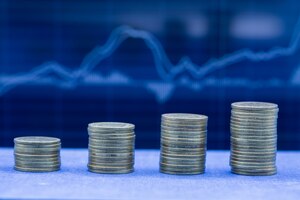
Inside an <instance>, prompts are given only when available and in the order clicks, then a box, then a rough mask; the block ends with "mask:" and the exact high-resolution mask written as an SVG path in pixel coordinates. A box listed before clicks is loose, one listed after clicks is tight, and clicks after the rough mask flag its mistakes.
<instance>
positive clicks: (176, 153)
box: [160, 113, 208, 175]
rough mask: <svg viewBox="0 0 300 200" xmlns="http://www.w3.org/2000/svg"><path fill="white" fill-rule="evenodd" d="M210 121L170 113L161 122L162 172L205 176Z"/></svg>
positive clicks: (200, 117)
mask: <svg viewBox="0 0 300 200" xmlns="http://www.w3.org/2000/svg"><path fill="white" fill-rule="evenodd" d="M207 120H208V117H207V116H204V115H196V114H185V113H170V114H163V115H162V118H161V152H160V172H162V173H167V174H183V175H184V174H185V175H189V174H201V173H204V171H205V159H206V134H207Z"/></svg>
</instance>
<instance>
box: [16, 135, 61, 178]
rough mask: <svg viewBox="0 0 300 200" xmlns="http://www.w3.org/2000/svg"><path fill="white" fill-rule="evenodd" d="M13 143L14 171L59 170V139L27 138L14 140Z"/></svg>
mask: <svg viewBox="0 0 300 200" xmlns="http://www.w3.org/2000/svg"><path fill="white" fill-rule="evenodd" d="M14 143H15V147H14V156H15V169H16V170H18V171H24V172H51V171H57V170H59V169H60V148H61V142H60V139H58V138H53V137H37V136H28V137H18V138H15V139H14Z"/></svg>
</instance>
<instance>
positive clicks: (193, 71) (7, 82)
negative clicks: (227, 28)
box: [0, 18, 300, 100]
mask: <svg viewBox="0 0 300 200" xmlns="http://www.w3.org/2000/svg"><path fill="white" fill-rule="evenodd" d="M129 38H136V39H142V40H143V41H144V42H145V44H146V46H147V47H148V48H149V49H150V50H151V52H152V54H153V58H154V61H155V67H156V70H157V73H158V74H159V76H160V78H161V79H162V80H163V82H164V83H168V84H169V90H170V91H171V90H172V89H173V85H172V81H175V77H176V76H178V75H180V74H182V73H189V74H190V75H191V77H193V78H194V79H196V80H198V82H201V81H204V79H205V76H207V75H208V74H210V73H213V72H215V71H217V70H220V69H224V68H226V67H229V66H231V65H232V64H235V63H239V62H241V61H245V60H248V61H254V62H258V61H267V60H271V59H274V58H277V57H279V56H288V55H292V54H293V53H295V52H296V51H297V50H298V49H299V46H300V18H299V20H298V23H297V25H296V27H295V30H294V34H293V37H292V38H291V40H290V43H289V45H288V46H287V47H275V48H272V49H271V50H269V51H264V52H254V51H251V50H249V49H243V50H239V51H237V52H234V53H231V54H227V55H225V56H223V57H221V58H219V59H211V60H209V61H208V62H206V63H204V64H203V65H197V64H195V63H193V62H192V61H191V60H190V59H189V57H183V58H182V59H181V60H180V61H179V63H178V64H175V65H174V64H172V63H171V61H170V59H169V57H168V56H167V55H166V52H165V50H164V48H163V47H162V45H161V43H160V41H159V40H158V39H157V38H156V37H155V36H154V35H152V34H151V33H149V32H147V31H143V30H136V29H133V28H131V27H128V26H122V27H119V28H116V29H115V30H114V31H113V32H112V33H111V35H110V37H109V39H108V41H107V42H106V43H105V44H104V45H103V46H96V47H95V48H94V49H93V50H92V51H91V52H90V53H88V54H87V55H86V56H85V57H84V59H83V61H82V63H81V65H80V66H79V68H78V69H76V70H70V69H68V68H67V67H65V66H62V65H60V64H58V63H56V62H46V63H44V64H42V65H40V66H38V67H36V68H34V69H33V70H31V71H29V72H26V73H20V74H14V75H7V74H2V75H1V76H0V95H3V94H4V93H6V92H7V91H9V90H11V89H13V88H14V87H16V86H19V85H25V84H37V85H38V84H49V85H51V84H52V85H56V86H59V87H61V88H74V87H76V86H77V85H79V84H81V83H83V81H84V80H85V79H86V77H88V76H90V75H91V72H92V71H93V70H94V69H95V67H96V66H97V65H98V64H99V63H101V61H103V60H104V59H106V58H107V57H109V56H111V55H112V54H113V53H114V52H115V51H116V50H117V49H118V48H119V46H120V45H121V44H122V43H123V42H124V41H126V40H127V39H129ZM50 73H54V74H56V75H57V76H59V77H61V80H62V81H60V82H57V81H55V80H53V79H51V77H50ZM99 77H100V76H99ZM107 80H108V79H107ZM112 80H115V81H116V83H117V82H118V81H120V83H122V84H125V83H129V82H130V81H131V82H134V80H130V79H129V78H126V77H122V75H120V74H119V75H117V77H115V79H112ZM150 82H151V81H150ZM187 82H188V83H189V80H187ZM99 83H101V84H107V83H112V82H111V81H110V82H109V81H107V82H105V80H101V81H100V82H99ZM170 84H171V85H170ZM147 86H148V89H151V87H149V86H151V85H147ZM165 86H168V85H165ZM152 89H153V90H159V89H157V88H156V89H155V88H152ZM163 92H166V87H165V89H164V91H161V92H160V95H162V96H161V97H159V98H160V99H161V100H165V99H166V98H168V97H169V96H170V94H169V93H170V92H169V93H168V94H162V93H163ZM158 95H159V94H158Z"/></svg>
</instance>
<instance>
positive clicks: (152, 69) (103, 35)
mask: <svg viewBox="0 0 300 200" xmlns="http://www.w3.org/2000/svg"><path fill="white" fill-rule="evenodd" d="M299 58H300V3H299V2H298V1H296V0H286V1H279V0H273V1H267V0H246V1H238V0H212V1H202V0H200V1H199V0H198V1H194V0H185V1H181V0H174V1H163V0H151V1H150V0H143V1H131V0H130V1H122V0H119V1H112V0H111V1H104V0H103V1H96V0H94V1H79V0H74V1H62V0H39V1H38V0H36V1H34V0H25V1H17V0H1V1H0V110H1V112H0V117H1V120H0V145H1V146H12V145H13V138H14V137H17V136H24V135H47V136H54V137H59V138H61V139H62V142H63V146H64V147H87V138H88V135H87V125H88V123H90V122H95V121H118V122H129V123H133V124H135V125H136V147H137V148H159V142H160V119H161V114H163V113H169V112H184V113H198V114H204V115H207V116H208V117H209V120H208V148H209V149H228V148H229V145H230V141H229V140H230V111H231V107H230V106H231V103H232V102H236V101H265V102H273V103H277V104H278V106H279V119H278V148H279V149H300V123H299V122H300V120H299V117H300V59H299Z"/></svg>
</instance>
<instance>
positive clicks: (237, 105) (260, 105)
mask: <svg viewBox="0 0 300 200" xmlns="http://www.w3.org/2000/svg"><path fill="white" fill-rule="evenodd" d="M231 108H233V109H242V110H267V109H277V108H278V105H277V104H274V103H268V102H257V101H242V102H234V103H232V104H231Z"/></svg>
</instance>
